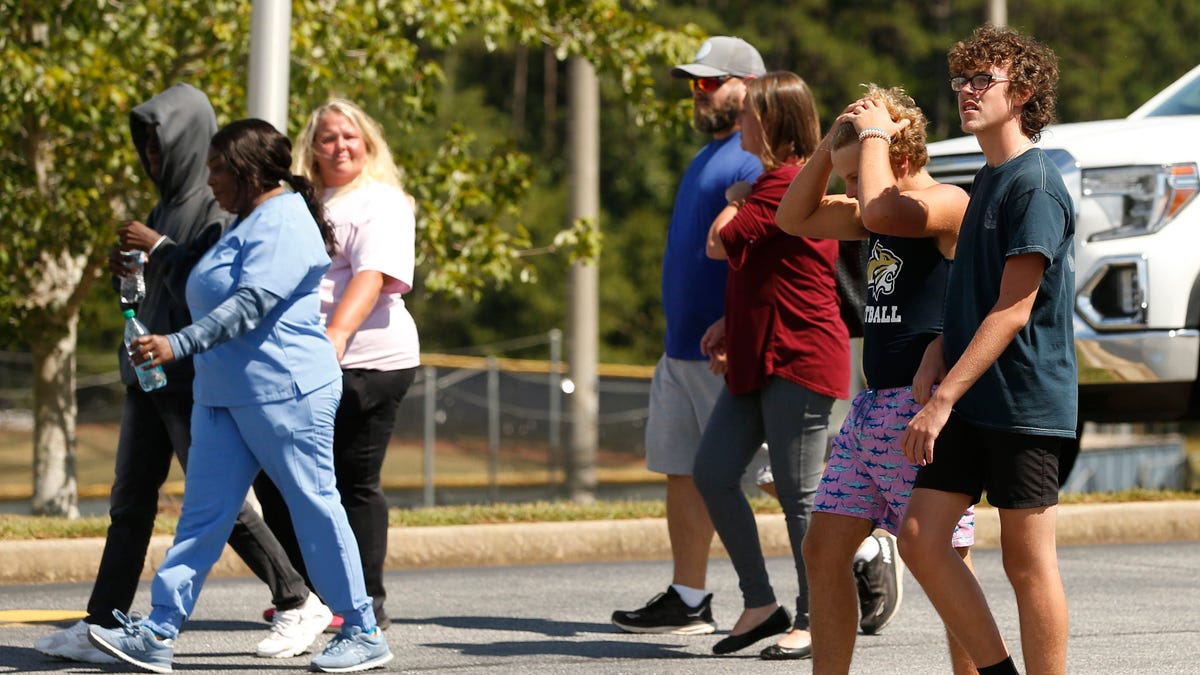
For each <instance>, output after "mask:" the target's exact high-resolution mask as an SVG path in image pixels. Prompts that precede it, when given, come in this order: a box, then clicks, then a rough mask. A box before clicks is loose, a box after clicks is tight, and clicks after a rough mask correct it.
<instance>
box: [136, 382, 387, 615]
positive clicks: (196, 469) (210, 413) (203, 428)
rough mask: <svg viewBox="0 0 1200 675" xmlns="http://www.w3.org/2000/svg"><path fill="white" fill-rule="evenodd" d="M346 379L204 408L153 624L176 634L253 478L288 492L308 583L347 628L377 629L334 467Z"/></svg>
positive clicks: (158, 583) (199, 410)
mask: <svg viewBox="0 0 1200 675" xmlns="http://www.w3.org/2000/svg"><path fill="white" fill-rule="evenodd" d="M341 395H342V383H341V379H340V378H339V379H338V380H334V381H333V382H330V383H329V384H328V385H325V386H324V387H321V388H320V389H317V390H315V391H313V392H311V393H309V394H306V395H303V396H298V397H296V398H291V399H285V400H282V401H272V402H269V403H263V404H258V405H249V406H239V407H233V408H214V407H208V406H204V405H200V404H196V406H195V408H194V409H193V411H192V447H191V457H190V460H191V461H190V462H189V471H188V472H187V475H186V482H185V490H184V496H183V511H182V513H181V514H180V516H179V525H178V526H177V528H176V534H175V543H174V544H173V545H172V546H171V548H170V550H168V551H167V554H166V557H165V558H164V559H163V562H162V564H161V565H160V566H159V568H158V572H157V573H156V574H155V576H154V582H153V584H152V585H151V602H152V604H153V610H152V611H151V613H150V617H149V623H150V624H151V626H152V627H153V629H154V631H155V632H156V633H158V634H159V635H161V636H163V637H168V638H174V637H176V636H177V635H178V633H179V628H180V626H182V625H183V622H184V620H185V619H186V618H187V617H188V615H190V614H191V612H192V608H193V607H194V606H195V604H196V599H197V598H198V597H199V595H200V589H201V587H202V586H203V585H204V580H205V578H206V577H207V576H208V573H209V571H210V570H211V569H212V566H213V565H214V564H215V563H216V562H217V559H218V558H219V557H220V555H221V552H222V550H223V548H224V546H225V541H226V540H227V539H228V538H229V533H230V531H231V530H232V529H233V523H234V520H235V519H236V518H237V514H238V510H239V509H240V508H241V505H242V502H243V501H244V500H245V497H246V493H247V492H248V491H249V489H250V484H251V483H252V482H253V480H254V477H255V475H257V474H258V472H259V470H260V469H261V470H263V471H265V472H266V473H267V475H268V476H270V477H271V480H272V481H274V483H275V485H276V486H278V487H279V490H280V492H282V493H283V497H284V500H285V501H286V502H287V505H288V508H289V510H290V511H291V514H292V522H293V524H294V525H295V528H296V534H297V538H298V539H299V540H300V546H301V553H302V554H303V556H304V563H305V565H306V566H307V567H308V573H309V578H311V579H312V581H313V584H314V585H315V586H316V589H317V592H318V593H320V595H321V597H322V598H323V599H324V600H325V603H326V604H328V605H329V607H330V609H332V610H333V611H334V612H335V613H337V614H341V615H342V617H343V618H344V619H345V624H346V625H347V626H359V627H361V628H362V629H363V630H370V629H372V628H374V627H375V614H374V612H373V611H372V609H371V598H370V597H369V596H368V595H367V592H366V587H365V585H364V583H363V571H362V563H361V561H360V560H359V554H358V544H357V542H356V541H355V539H354V532H353V531H352V530H351V529H350V524H349V522H348V521H347V519H346V512H345V510H344V509H343V508H342V504H341V499H340V496H339V494H338V491H337V483H336V480H335V478H334V471H333V423H334V417H335V415H336V414H337V408H338V402H339V400H340V399H341Z"/></svg>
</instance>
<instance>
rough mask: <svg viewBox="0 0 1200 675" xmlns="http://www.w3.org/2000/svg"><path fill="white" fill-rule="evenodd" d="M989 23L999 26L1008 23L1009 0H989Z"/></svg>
mask: <svg viewBox="0 0 1200 675" xmlns="http://www.w3.org/2000/svg"><path fill="white" fill-rule="evenodd" d="M988 23H990V24H992V25H993V26H995V27H997V28H1000V27H1001V26H1006V25H1008V2H1007V0H988Z"/></svg>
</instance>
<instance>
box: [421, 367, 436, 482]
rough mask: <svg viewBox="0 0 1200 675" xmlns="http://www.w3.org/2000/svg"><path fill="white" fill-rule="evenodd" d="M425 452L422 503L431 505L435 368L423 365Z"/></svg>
mask: <svg viewBox="0 0 1200 675" xmlns="http://www.w3.org/2000/svg"><path fill="white" fill-rule="evenodd" d="M422 373H423V377H424V378H425V454H424V457H423V461H422V464H421V468H422V472H423V474H424V479H423V483H424V504H425V506H433V505H434V498H435V495H434V493H433V451H434V446H435V444H436V443H437V368H435V367H434V366H425V367H424V369H423V370H422Z"/></svg>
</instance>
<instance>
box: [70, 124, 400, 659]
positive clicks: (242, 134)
mask: <svg viewBox="0 0 1200 675" xmlns="http://www.w3.org/2000/svg"><path fill="white" fill-rule="evenodd" d="M291 162H292V158H291V142H290V141H289V140H288V138H287V137H286V136H284V135H283V134H281V133H279V132H278V131H277V130H276V129H275V128H274V127H272V126H271V125H270V124H269V123H267V122H264V121H262V120H255V119H247V120H240V121H237V122H233V123H232V124H229V125H228V126H226V127H224V128H223V129H221V130H220V131H218V132H217V134H216V135H215V136H214V137H213V140H212V144H211V146H210V150H209V155H208V168H209V180H208V183H209V186H210V187H211V188H212V191H213V194H214V196H215V197H216V199H217V201H218V203H220V205H221V207H222V208H224V209H225V210H227V211H230V212H232V213H234V214H235V215H236V216H237V218H236V220H235V221H234V222H233V224H232V225H230V227H229V228H228V230H226V232H225V233H224V234H223V235H222V236H221V239H220V240H219V241H218V242H217V243H216V244H215V245H214V246H213V247H212V248H211V249H209V251H208V252H207V253H205V255H204V257H203V258H201V260H200V262H199V263H197V264H196V267H195V268H194V269H193V271H192V273H191V276H190V277H189V278H188V284H187V303H188V308H189V309H190V310H191V313H192V317H193V319H194V323H192V324H191V325H189V326H187V327H185V328H183V329H182V330H180V331H179V332H177V333H172V334H170V335H166V336H162V335H150V336H145V337H142V338H139V339H138V340H137V342H136V344H135V345H134V347H133V351H134V353H133V355H132V358H133V360H134V361H135V362H137V363H138V364H145V363H149V364H151V365H160V364H163V363H168V362H170V361H172V360H174V359H177V358H182V357H184V356H188V355H192V356H193V362H194V363H195V367H196V379H195V384H194V389H195V392H194V393H195V408H194V409H193V412H192V447H191V457H192V462H191V463H190V466H191V471H189V472H188V474H187V477H186V488H185V492H184V500H183V511H182V513H181V515H180V518H179V524H178V527H177V530H176V536H175V543H174V545H172V547H171V549H170V550H169V551H168V552H167V555H166V557H165V559H164V560H163V563H162V565H161V566H160V567H159V569H158V572H157V573H156V575H155V577H154V583H153V585H152V604H153V610H152V611H151V613H150V616H149V617H146V618H145V619H140V618H136V619H135V618H130V617H126V616H124V615H120V616H118V617H117V618H118V619H119V620H120V621H121V624H122V625H121V626H120V627H118V628H114V629H105V628H101V627H99V626H93V627H92V629H91V635H90V639H91V640H92V643H93V644H95V645H96V646H97V647H99V648H100V649H101V650H103V651H105V652H107V653H109V654H111V655H113V656H115V657H117V658H119V659H121V660H123V661H126V662H128V663H131V664H133V665H135V666H138V667H140V668H143V669H145V670H149V671H151V672H169V671H170V668H171V660H172V657H173V655H174V640H175V638H176V636H177V635H178V633H179V628H180V626H181V625H182V624H183V622H184V620H185V619H186V618H187V617H188V615H189V614H190V613H191V611H192V608H193V607H194V606H195V603H196V598H197V597H198V596H199V594H200V589H201V586H202V585H203V583H204V579H205V577H206V576H207V574H208V572H209V570H210V569H211V568H212V565H213V564H214V563H216V561H217V559H218V557H219V556H220V555H221V551H222V548H223V547H224V544H225V541H226V539H228V537H229V532H230V530H231V529H232V527H233V522H234V519H235V518H236V516H237V511H238V509H239V508H240V505H241V503H242V501H243V500H244V499H245V496H246V492H247V490H248V489H249V487H250V484H251V482H252V481H253V480H254V477H255V475H257V473H258V472H259V470H262V471H265V472H266V473H267V475H268V476H270V478H271V480H272V481H273V482H274V483H275V485H277V486H278V487H279V489H280V491H281V492H282V493H283V496H284V499H285V501H286V502H287V505H288V509H289V510H290V511H291V514H292V520H293V523H294V525H295V528H296V534H297V537H298V539H299V540H300V545H301V549H302V553H303V556H304V562H305V565H306V566H307V567H308V572H309V577H310V578H311V580H312V581H313V583H314V585H315V586H316V588H317V591H318V592H319V593H320V594H321V597H322V598H324V599H325V601H326V602H327V603H328V604H329V606H330V608H331V609H332V610H333V611H335V612H337V613H338V614H341V615H342V616H343V617H344V619H345V623H344V626H343V629H342V632H341V633H339V634H338V635H337V636H336V637H334V638H333V639H332V640H331V641H330V642H329V643H328V644H327V645H326V647H325V649H324V651H323V652H322V653H321V654H320V655H318V656H316V657H315V658H314V659H313V662H312V666H313V667H314V668H315V669H317V670H322V671H326V672H354V671H359V670H367V669H369V668H375V667H379V666H382V665H383V664H384V663H387V662H388V661H390V660H391V659H392V653H391V651H390V650H389V649H388V645H387V642H386V641H385V640H384V639H383V636H382V634H381V633H380V632H379V630H378V628H377V627H376V625H375V615H374V612H373V610H372V606H371V598H370V597H369V596H368V595H367V593H366V589H365V586H364V584H363V573H362V564H361V561H360V559H359V554H358V546H357V543H356V541H355V539H354V533H353V531H352V530H351V529H350V526H349V523H348V521H347V519H346V513H345V511H344V510H343V508H342V506H341V501H340V497H339V495H338V491H337V486H336V480H335V477H334V472H333V423H334V417H335V415H336V412H337V407H338V402H339V400H340V398H341V387H342V384H341V379H342V374H341V369H340V368H339V366H338V362H337V359H336V357H335V355H334V349H333V345H332V343H330V341H329V340H328V339H327V338H326V337H325V330H324V328H323V327H322V326H321V321H320V316H319V310H320V300H319V298H318V296H317V285H318V284H319V282H320V280H321V277H322V275H323V274H324V273H325V270H326V269H328V267H329V264H330V263H329V261H330V258H329V252H330V251H332V250H334V246H335V245H336V243H335V242H334V241H333V230H332V228H331V226H330V224H329V222H328V221H327V220H326V218H325V214H324V211H323V208H322V206H321V203H320V201H319V199H318V198H317V195H316V193H315V190H314V189H313V186H312V184H311V183H310V182H309V181H308V180H306V179H304V178H302V177H300V176H295V175H293V174H292V173H291V169H290V167H291ZM285 186H286V187H285ZM289 188H290V189H289ZM114 614H118V612H114Z"/></svg>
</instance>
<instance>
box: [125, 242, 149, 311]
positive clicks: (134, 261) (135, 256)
mask: <svg viewBox="0 0 1200 675" xmlns="http://www.w3.org/2000/svg"><path fill="white" fill-rule="evenodd" d="M121 255H122V256H123V257H124V258H125V263H126V264H127V265H130V266H131V267H133V270H134V271H133V273H132V274H130V275H129V276H127V277H121V302H122V303H123V304H126V305H136V304H137V303H139V302H141V301H142V298H144V297H146V277H145V275H144V274H142V270H143V269H144V268H145V267H146V252H145V251H140V250H137V249H134V250H132V251H121Z"/></svg>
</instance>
